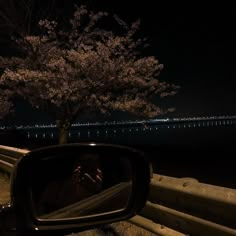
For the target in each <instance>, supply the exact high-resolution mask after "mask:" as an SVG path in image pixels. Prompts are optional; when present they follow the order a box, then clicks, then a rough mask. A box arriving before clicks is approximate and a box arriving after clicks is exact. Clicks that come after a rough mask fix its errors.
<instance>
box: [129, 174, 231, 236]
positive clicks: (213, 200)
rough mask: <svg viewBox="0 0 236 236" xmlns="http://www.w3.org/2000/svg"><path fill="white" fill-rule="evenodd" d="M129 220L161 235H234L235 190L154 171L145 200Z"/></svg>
mask: <svg viewBox="0 0 236 236" xmlns="http://www.w3.org/2000/svg"><path fill="white" fill-rule="evenodd" d="M130 222H131V223H133V224H136V225H138V226H139V227H142V228H145V229H147V230H149V231H151V232H154V233H156V234H157V235H161V236H182V235H191V236H235V235H236V189H230V188H225V187H220V186H214V185H209V184H204V183H199V182H198V181H197V180H195V179H192V178H174V177H169V176H163V175H158V174H154V175H153V178H152V181H151V186H150V194H149V197H148V201H147V203H146V205H145V207H144V209H143V210H142V212H141V213H140V215H139V216H136V217H134V218H132V219H130Z"/></svg>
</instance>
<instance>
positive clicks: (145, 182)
mask: <svg viewBox="0 0 236 236" xmlns="http://www.w3.org/2000/svg"><path fill="white" fill-rule="evenodd" d="M77 149H79V150H80V151H81V150H82V151H83V150H84V151H96V150H97V151H99V152H101V151H103V152H108V153H111V158H112V154H113V153H121V154H125V155H126V156H127V158H129V160H130V161H131V164H132V167H133V170H134V179H133V184H132V193H133V194H132V195H131V199H130V202H129V204H128V206H127V208H126V209H125V210H123V211H119V212H114V213H108V214H104V215H99V216H94V217H84V218H83V217H81V218H80V219H67V220H52V221H51V220H50V221H48V220H39V219H37V218H35V217H34V214H33V208H32V205H31V204H30V202H31V199H30V194H29V190H28V184H27V183H28V181H29V177H30V175H29V173H30V166H31V165H32V163H34V161H35V159H39V158H45V157H46V156H51V155H53V154H58V153H62V152H75V151H76V150H77ZM149 182H150V165H149V162H148V160H147V158H146V157H145V155H144V154H143V153H142V152H140V151H138V150H136V149H133V148H128V147H124V146H118V145H110V144H95V143H73V144H65V145H56V146H50V147H46V148H41V149H38V150H35V151H32V152H30V153H27V154H26V155H24V156H23V157H22V158H21V159H20V160H19V161H18V163H17V164H16V166H15V169H14V171H13V175H12V182H11V199H12V205H13V208H14V211H15V215H16V222H17V225H16V230H17V231H18V230H20V231H31V232H32V231H43V232H46V231H48V232H58V233H59V234H60V233H62V232H63V233H71V232H74V231H76V230H77V231H80V230H84V229H87V228H91V227H95V226H98V225H101V224H108V223H112V222H115V221H120V220H125V219H127V218H130V217H132V216H134V215H136V214H137V213H138V212H139V211H140V210H141V209H142V208H143V207H144V205H145V202H146V199H147V196H148V191H149Z"/></svg>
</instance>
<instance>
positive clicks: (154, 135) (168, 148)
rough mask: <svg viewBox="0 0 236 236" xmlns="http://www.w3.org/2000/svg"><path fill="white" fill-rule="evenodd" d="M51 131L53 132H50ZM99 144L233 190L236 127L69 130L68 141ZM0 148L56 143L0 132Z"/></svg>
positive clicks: (46, 137) (44, 136)
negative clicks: (116, 146) (134, 150)
mask: <svg viewBox="0 0 236 236" xmlns="http://www.w3.org/2000/svg"><path fill="white" fill-rule="evenodd" d="M53 132H54V133H53ZM52 134H53V135H52ZM90 141H94V142H103V143H113V144H120V145H125V146H132V147H135V148H138V149H140V150H142V151H144V152H145V153H146V155H147V156H148V158H149V159H150V161H151V162H152V164H153V168H154V172H156V173H159V174H163V175H169V176H175V177H193V178H197V179H198V180H199V181H201V182H205V183H210V184H215V185H221V186H226V187H233V188H236V178H235V177H236V170H235V169H236V165H235V164H234V163H235V159H236V125H235V124H232V125H228V126H218V127H215V126H209V127H198V128H196V127H195V128H194V127H188V126H186V127H183V126H182V127H179V128H178V127H175V128H173V127H167V126H165V127H161V126H150V127H146V128H143V127H126V128H114V127H113V128H111V127H110V128H108V127H106V128H102V129H97V128H93V129H85V128H83V129H80V130H78V129H74V130H73V129H72V130H71V133H70V142H90ZM0 142H1V144H3V145H10V146H18V147H23V148H30V149H34V148H38V147H41V146H47V145H53V144H56V143H57V137H56V131H55V130H54V131H52V130H50V131H48V133H46V132H45V131H43V132H42V130H41V131H37V132H35V133H33V132H31V133H30V136H29V133H22V132H21V133H19V132H16V131H11V132H8V133H6V132H5V133H1V135H0Z"/></svg>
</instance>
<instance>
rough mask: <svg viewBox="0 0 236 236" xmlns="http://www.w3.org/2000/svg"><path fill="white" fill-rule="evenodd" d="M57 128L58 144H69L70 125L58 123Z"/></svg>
mask: <svg viewBox="0 0 236 236" xmlns="http://www.w3.org/2000/svg"><path fill="white" fill-rule="evenodd" d="M57 128H58V143H59V144H65V143H68V138H69V129H70V123H69V122H62V121H57Z"/></svg>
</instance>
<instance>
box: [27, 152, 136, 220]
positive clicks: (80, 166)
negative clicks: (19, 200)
mask: <svg viewBox="0 0 236 236" xmlns="http://www.w3.org/2000/svg"><path fill="white" fill-rule="evenodd" d="M53 159H54V157H50V158H48V159H47V160H46V161H47V165H44V161H41V162H40V164H39V165H40V166H39V168H38V169H40V172H41V173H34V175H33V178H32V186H31V194H32V200H33V206H34V209H35V215H36V216H37V217H38V218H40V219H56V218H59V217H60V218H73V217H79V216H86V215H91V214H92V215H94V214H102V213H104V212H107V211H117V210H121V209H124V208H125V207H126V206H127V203H128V201H129V197H130V192H131V188H132V175H131V173H132V169H131V163H129V161H127V159H126V158H122V157H118V158H117V157H115V158H114V157H111V156H106V155H102V156H101V155H97V154H93V153H80V154H76V155H75V156H61V157H60V158H58V156H57V165H56V166H54V165H55V164H54V165H53V164H52V165H50V164H49V162H50V160H51V163H55V162H53ZM114 193H116V194H114Z"/></svg>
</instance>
